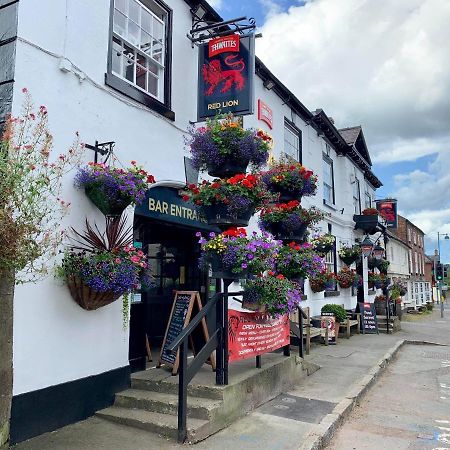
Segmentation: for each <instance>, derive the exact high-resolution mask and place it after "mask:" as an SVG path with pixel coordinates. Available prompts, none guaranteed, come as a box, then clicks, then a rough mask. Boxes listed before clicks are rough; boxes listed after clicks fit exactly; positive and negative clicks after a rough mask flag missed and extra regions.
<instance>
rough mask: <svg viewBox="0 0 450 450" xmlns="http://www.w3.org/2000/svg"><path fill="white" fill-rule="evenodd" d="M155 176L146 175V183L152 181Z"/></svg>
mask: <svg viewBox="0 0 450 450" xmlns="http://www.w3.org/2000/svg"><path fill="white" fill-rule="evenodd" d="M154 182H155V177H154V176H153V175H147V183H154Z"/></svg>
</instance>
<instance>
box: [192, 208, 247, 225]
mask: <svg viewBox="0 0 450 450" xmlns="http://www.w3.org/2000/svg"><path fill="white" fill-rule="evenodd" d="M200 211H201V214H202V215H203V216H204V217H205V218H206V220H207V222H208V224H209V225H213V226H216V227H219V228H221V229H227V228H229V227H232V226H235V227H246V226H247V225H248V222H249V220H250V218H251V217H252V215H253V214H254V212H255V209H254V208H250V209H248V210H246V211H242V212H240V213H239V214H231V213H230V211H229V209H228V207H227V205H224V204H216V205H209V206H201V207H200Z"/></svg>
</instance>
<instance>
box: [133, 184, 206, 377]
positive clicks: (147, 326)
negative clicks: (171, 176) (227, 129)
mask: <svg viewBox="0 0 450 450" xmlns="http://www.w3.org/2000/svg"><path fill="white" fill-rule="evenodd" d="M183 187H184V183H177V182H167V183H164V182H163V183H157V184H156V185H155V186H154V187H152V188H151V189H149V190H148V192H147V195H146V198H145V200H144V201H143V203H142V204H141V205H140V206H138V207H137V208H136V210H135V214H134V226H133V233H134V245H135V246H137V247H140V248H142V250H143V251H144V253H146V254H147V256H148V260H149V263H150V266H151V269H152V274H153V284H154V285H153V286H151V287H149V288H145V289H144V288H142V289H140V290H138V291H136V292H135V293H134V294H133V295H132V297H131V312H130V347H129V361H130V366H131V370H132V371H138V370H143V369H145V366H146V360H147V357H148V354H149V353H148V349H149V348H153V349H154V350H155V349H156V350H159V349H160V347H161V344H162V341H163V338H164V333H165V331H166V327H167V323H168V321H169V316H170V311H171V308H172V304H173V300H174V293H175V291H179V290H181V291H198V292H199V293H200V296H201V300H202V303H203V304H205V302H206V300H207V299H206V293H207V292H208V290H209V289H208V285H209V281H208V273H207V271H204V270H201V269H200V268H199V265H198V258H199V256H200V247H199V245H198V237H197V236H196V235H195V234H196V232H197V231H206V232H209V231H214V229H213V228H211V227H210V226H208V225H207V223H206V222H205V221H203V220H202V219H201V218H200V217H199V216H198V213H197V211H196V209H195V207H194V205H193V204H192V203H190V202H185V201H183V199H182V196H181V195H180V190H181V189H182V188H183ZM157 356H158V355H155V354H153V359H154V360H156V359H157Z"/></svg>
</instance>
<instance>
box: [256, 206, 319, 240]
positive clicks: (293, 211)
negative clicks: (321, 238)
mask: <svg viewBox="0 0 450 450" xmlns="http://www.w3.org/2000/svg"><path fill="white" fill-rule="evenodd" d="M324 216H325V215H324V213H322V212H321V211H320V210H319V209H318V208H316V207H314V206H312V207H311V208H309V209H305V208H302V207H301V206H300V202H299V201H298V200H292V201H290V202H288V203H278V204H276V205H273V206H269V207H267V208H264V209H263V210H262V211H261V215H260V218H259V226H260V227H261V229H263V230H265V231H268V232H269V233H272V234H273V235H274V236H275V238H277V239H281V240H289V241H301V240H303V238H304V236H305V233H306V229H307V228H308V226H310V225H313V224H315V223H318V222H319V221H320V220H322V219H323V218H324Z"/></svg>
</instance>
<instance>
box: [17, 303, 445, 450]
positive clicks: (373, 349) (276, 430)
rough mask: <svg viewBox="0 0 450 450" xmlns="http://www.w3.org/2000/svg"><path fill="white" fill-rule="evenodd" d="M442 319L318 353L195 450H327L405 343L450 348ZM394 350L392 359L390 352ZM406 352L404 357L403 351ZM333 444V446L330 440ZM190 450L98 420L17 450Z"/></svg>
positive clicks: (414, 322)
mask: <svg viewBox="0 0 450 450" xmlns="http://www.w3.org/2000/svg"><path fill="white" fill-rule="evenodd" d="M446 317H447V318H444V319H441V318H440V317H439V311H434V312H433V314H431V315H429V316H420V317H417V316H413V317H411V316H407V318H408V321H407V322H405V321H403V322H402V331H400V332H398V333H395V334H392V335H385V334H380V335H357V336H353V337H352V338H350V339H348V340H347V339H345V338H344V339H339V343H338V345H336V346H329V347H325V346H319V345H318V346H314V347H313V349H312V352H311V355H310V356H308V357H307V360H309V361H311V362H314V363H316V364H319V365H320V366H321V369H320V370H318V371H317V372H315V373H314V374H313V375H311V376H310V377H308V378H306V379H304V380H303V381H302V384H301V385H299V386H298V387H296V388H295V389H293V390H292V391H289V392H287V393H286V394H282V395H281V396H279V397H278V398H276V399H274V400H272V401H271V402H269V403H266V404H265V405H263V406H261V407H259V408H258V409H256V410H255V411H253V412H252V413H250V414H249V415H247V416H245V417H243V418H242V419H240V420H238V421H237V422H235V423H234V424H232V425H231V426H230V427H228V428H226V429H225V430H222V431H220V432H219V433H217V434H215V435H214V436H211V437H210V438H208V439H207V440H205V441H203V442H200V443H198V444H196V445H194V446H192V447H190V448H193V449H194V450H197V449H198V450H207V449H208V450H209V449H220V450H235V449H238V448H246V449H248V450H252V449H258V450H266V449H267V450H272V449H273V450H275V449H276V450H279V449H286V450H296V449H298V448H302V449H310V448H320V446H321V445H323V443H326V442H327V438H329V437H330V436H331V434H332V433H333V432H334V431H335V428H336V427H337V426H338V425H339V423H340V421H342V420H343V418H344V416H345V415H347V414H349V413H350V410H351V408H352V407H353V405H354V404H355V402H356V403H357V401H358V399H359V398H360V396H361V395H362V394H363V393H364V392H365V390H366V389H367V388H368V387H369V386H370V384H371V383H372V382H373V381H374V380H375V379H376V378H377V376H378V374H379V373H381V371H382V370H383V367H384V366H385V365H386V363H387V360H389V359H391V358H393V357H394V353H395V352H393V351H392V349H393V348H396V347H397V348H398V347H399V344H401V342H402V341H403V340H409V341H414V340H416V341H429V342H439V343H442V344H450V333H449V331H450V327H449V325H450V309H447V310H446ZM390 350H391V351H390ZM399 351H400V352H401V351H402V349H400V350H399ZM324 436H325V439H323V437H324ZM180 448H186V447H185V446H184V447H183V446H180V445H178V444H175V443H172V442H169V441H167V440H165V439H163V438H161V437H160V436H157V435H154V434H151V433H147V432H145V431H141V430H137V429H133V428H129V427H126V426H121V425H116V424H112V423H109V422H106V421H103V420H101V419H98V418H95V417H94V418H90V419H88V420H85V421H83V422H79V423H77V424H74V425H70V426H67V427H65V428H62V429H60V430H58V431H56V432H53V433H47V434H45V435H43V436H39V437H37V438H34V439H31V440H30V441H27V442H24V443H21V444H19V445H17V446H16V447H15V449H16V450H53V449H54V450H91V449H92V450H93V449H108V450H125V449H126V450H141V449H142V450H144V449H146V450H149V449H150V450H152V449H161V450H172V449H180Z"/></svg>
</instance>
